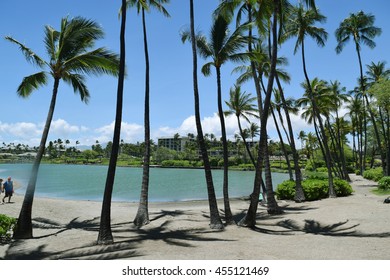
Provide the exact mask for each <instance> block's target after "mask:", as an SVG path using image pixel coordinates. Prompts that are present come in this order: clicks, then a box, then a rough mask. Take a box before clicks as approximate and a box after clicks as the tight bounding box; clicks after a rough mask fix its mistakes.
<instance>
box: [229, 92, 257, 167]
mask: <svg viewBox="0 0 390 280" xmlns="http://www.w3.org/2000/svg"><path fill="white" fill-rule="evenodd" d="M255 101H256V97H251V95H250V94H248V93H246V92H245V91H244V92H242V91H241V86H239V85H234V87H232V88H231V89H230V98H229V101H225V103H226V105H227V106H228V107H229V109H230V110H228V111H225V115H226V116H229V115H233V114H234V115H235V116H236V118H237V123H238V129H239V130H240V135H241V138H242V140H243V142H244V145H245V148H246V150H247V153H248V155H249V158H250V160H251V162H252V163H253V165H255V160H254V158H253V155H252V152H251V151H250V147H249V145H248V143H247V142H246V138H245V137H244V133H243V129H242V125H241V118H243V119H244V120H246V121H247V122H248V123H251V122H250V120H249V117H255V118H256V117H257V118H258V110H257V109H256V108H255V106H254V104H253V103H254V102H255Z"/></svg>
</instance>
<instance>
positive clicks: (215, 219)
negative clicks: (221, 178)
mask: <svg viewBox="0 0 390 280" xmlns="http://www.w3.org/2000/svg"><path fill="white" fill-rule="evenodd" d="M194 22H195V17H194V1H193V0H190V31H189V33H188V32H185V33H184V34H182V41H183V42H185V41H186V40H187V39H188V36H190V41H191V46H192V59H193V72H192V74H193V86H194V107H195V123H196V129H197V133H198V142H199V147H200V151H201V154H202V159H203V165H204V171H205V177H206V185H207V194H208V200H209V210H210V227H211V228H212V229H222V228H223V224H222V221H221V218H220V216H219V212H218V205H217V199H216V196H215V189H214V183H213V177H212V173H211V167H210V161H209V157H208V153H207V148H206V142H205V139H204V136H203V129H202V123H201V117H200V108H199V107H200V106H199V104H200V102H199V88H198V59H197V48H196V36H195V27H194V26H195V23H194Z"/></svg>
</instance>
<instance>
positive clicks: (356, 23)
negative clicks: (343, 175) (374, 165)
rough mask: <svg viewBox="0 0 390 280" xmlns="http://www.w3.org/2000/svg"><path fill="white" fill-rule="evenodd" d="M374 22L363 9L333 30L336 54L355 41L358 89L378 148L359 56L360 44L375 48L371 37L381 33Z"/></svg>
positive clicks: (376, 130)
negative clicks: (358, 73)
mask: <svg viewBox="0 0 390 280" xmlns="http://www.w3.org/2000/svg"><path fill="white" fill-rule="evenodd" d="M374 22H375V16H374V15H372V14H366V13H364V12H363V11H360V12H358V13H356V14H355V13H351V14H350V15H349V17H347V18H346V19H344V20H343V21H342V22H341V23H340V25H339V27H338V28H337V29H336V31H335V35H336V39H337V42H338V43H337V46H336V53H338V54H339V53H341V52H342V50H343V49H344V47H345V45H346V44H347V43H348V42H349V41H350V40H351V38H352V39H353V42H354V43H355V50H356V53H357V56H358V61H359V70H360V89H361V91H362V96H363V99H364V102H365V104H364V106H365V108H366V110H367V111H368V112H369V115H370V118H371V122H372V124H373V127H374V131H375V136H376V140H377V143H378V145H379V148H380V144H379V143H380V135H379V130H378V127H377V124H376V120H375V116H374V113H373V110H372V108H371V106H370V102H369V100H368V96H367V94H366V83H364V81H365V78H364V75H363V65H362V58H361V46H362V44H363V45H367V46H368V47H369V48H371V49H373V48H375V46H376V44H375V42H374V40H373V39H374V38H375V37H376V36H379V35H380V34H381V33H382V30H381V29H380V28H378V27H376V26H374ZM380 153H381V155H382V156H383V152H382V149H381V148H380ZM364 156H365V154H364ZM364 164H365V161H364V162H363V166H364ZM363 166H362V168H363Z"/></svg>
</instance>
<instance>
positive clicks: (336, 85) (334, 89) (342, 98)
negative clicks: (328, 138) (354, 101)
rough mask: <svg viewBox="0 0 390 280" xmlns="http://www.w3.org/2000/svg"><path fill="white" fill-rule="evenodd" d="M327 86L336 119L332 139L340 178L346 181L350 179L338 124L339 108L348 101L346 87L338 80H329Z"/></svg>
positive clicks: (330, 128)
mask: <svg viewBox="0 0 390 280" xmlns="http://www.w3.org/2000/svg"><path fill="white" fill-rule="evenodd" d="M329 88H330V98H331V99H332V101H333V104H334V112H335V114H336V118H335V119H336V122H335V126H336V132H335V134H336V135H335V137H334V141H335V142H336V144H337V145H336V146H337V149H338V153H339V155H340V160H341V168H342V179H345V180H347V181H348V182H350V181H351V179H350V178H349V175H348V171H347V164H346V160H345V154H344V145H343V144H344V143H343V138H342V130H341V126H339V125H340V124H341V122H340V116H339V110H340V108H341V106H342V105H343V104H344V103H345V102H347V101H348V97H349V94H346V93H345V91H346V89H345V87H341V84H340V82H339V81H331V82H330V85H329ZM329 130H330V131H331V132H332V127H329Z"/></svg>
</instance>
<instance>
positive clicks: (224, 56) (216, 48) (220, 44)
mask: <svg viewBox="0 0 390 280" xmlns="http://www.w3.org/2000/svg"><path fill="white" fill-rule="evenodd" d="M228 27H229V21H228V20H227V19H226V18H224V17H222V16H217V17H216V18H215V19H214V22H213V26H212V28H211V32H210V41H208V40H207V38H206V37H205V36H203V35H200V34H198V35H197V37H196V44H197V47H198V50H199V53H200V55H201V56H202V57H204V58H205V59H207V58H211V59H212V61H210V62H208V63H206V64H205V65H203V67H202V73H203V74H204V75H205V76H209V75H210V74H211V67H212V66H214V67H215V70H216V74H217V103H218V114H219V119H220V123H221V134H222V137H221V138H222V148H223V161H224V175H223V196H224V206H225V219H226V222H227V223H228V224H229V223H232V222H233V215H232V212H231V209H230V203H229V194H228V167H229V161H228V158H229V155H228V146H227V139H226V128H225V118H224V114H223V107H222V86H221V67H222V65H223V64H225V63H226V62H228V61H242V60H244V59H246V58H247V56H246V54H242V53H238V51H239V50H240V49H241V48H243V47H244V45H245V44H246V42H247V41H246V38H245V37H244V36H243V35H242V32H243V31H244V30H245V29H246V28H247V27H248V26H247V25H243V26H240V27H238V28H237V29H236V30H235V31H234V32H233V33H232V34H231V35H230V34H229V29H228ZM182 38H183V40H186V39H190V37H189V33H188V31H187V32H183V34H182Z"/></svg>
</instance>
